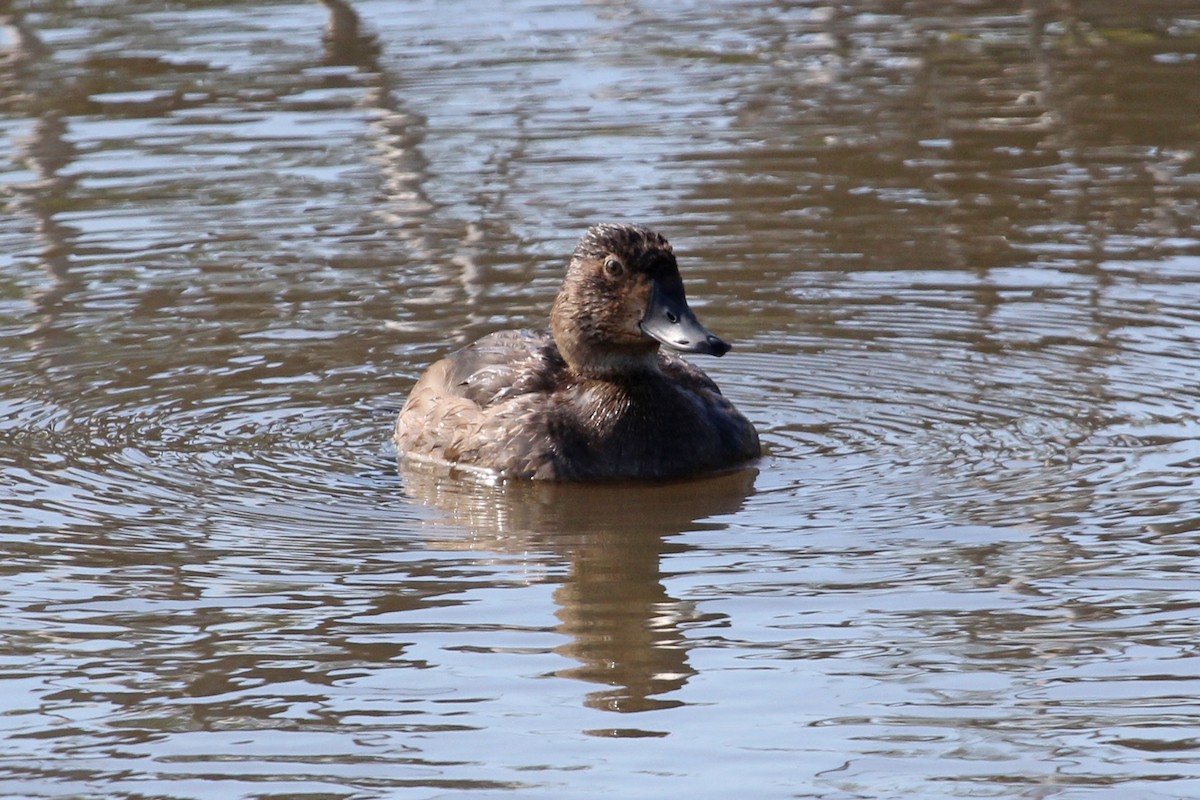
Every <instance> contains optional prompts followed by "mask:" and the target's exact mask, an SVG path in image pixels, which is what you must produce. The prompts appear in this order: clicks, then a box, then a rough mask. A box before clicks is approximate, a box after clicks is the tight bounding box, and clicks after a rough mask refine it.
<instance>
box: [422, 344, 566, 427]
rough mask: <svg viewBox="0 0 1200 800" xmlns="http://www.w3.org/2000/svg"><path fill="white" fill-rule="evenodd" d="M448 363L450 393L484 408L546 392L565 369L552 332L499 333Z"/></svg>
mask: <svg viewBox="0 0 1200 800" xmlns="http://www.w3.org/2000/svg"><path fill="white" fill-rule="evenodd" d="M445 360H446V361H448V362H450V363H449V364H448V367H447V370H446V378H445V380H446V390H447V391H448V392H450V393H451V394H453V395H454V396H456V397H462V398H464V399H466V400H470V401H471V402H473V403H475V404H476V405H478V406H479V407H480V408H488V407H490V406H492V405H494V404H496V403H499V402H503V401H504V400H507V399H510V398H512V397H517V396H519V395H522V394H528V393H530V392H540V391H546V390H547V388H548V387H549V384H550V381H551V380H552V376H553V375H554V374H555V373H556V372H557V371H558V370H560V369H562V368H563V366H564V364H563V361H562V357H561V356H560V355H559V354H558V349H557V348H556V347H555V346H554V340H553V338H552V337H551V336H550V332H549V331H498V332H496V333H492V334H489V335H487V336H485V337H483V338H482V339H480V340H479V341H477V342H475V343H474V344H470V345H467V346H466V347H464V348H463V349H461V350H459V351H458V352H456V353H452V354H451V355H449V356H447V357H446V359H445Z"/></svg>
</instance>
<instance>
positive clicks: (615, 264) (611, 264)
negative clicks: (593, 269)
mask: <svg viewBox="0 0 1200 800" xmlns="http://www.w3.org/2000/svg"><path fill="white" fill-rule="evenodd" d="M604 271H605V272H607V273H608V274H609V275H611V276H613V277H614V278H615V277H617V276H618V275H620V274H621V273H622V272H624V271H625V267H623V266H621V262H620V261H617V260H616V259H615V258H609V259H606V260H605V261H604Z"/></svg>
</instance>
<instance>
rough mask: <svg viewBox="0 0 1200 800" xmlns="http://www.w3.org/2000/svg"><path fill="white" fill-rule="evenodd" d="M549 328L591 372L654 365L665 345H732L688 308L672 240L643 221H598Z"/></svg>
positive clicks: (572, 360) (574, 259)
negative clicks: (641, 223) (639, 223)
mask: <svg viewBox="0 0 1200 800" xmlns="http://www.w3.org/2000/svg"><path fill="white" fill-rule="evenodd" d="M550 329H551V331H552V332H553V333H554V340H555V342H556V343H557V344H558V348H559V350H560V351H561V352H562V355H563V357H564V358H565V359H566V360H567V363H568V364H569V365H570V366H571V368H572V369H574V370H575V371H577V372H580V373H582V374H585V375H596V376H603V375H613V374H619V373H628V372H636V371H638V370H643V369H654V368H656V365H657V363H658V362H657V355H656V354H657V352H658V348H659V345H666V346H667V347H669V348H671V349H672V350H677V351H679V352H681V353H707V354H708V355H713V356H722V355H725V353H727V352H729V345H728V344H727V343H726V342H724V341H723V340H721V339H719V338H718V337H716V336H714V335H713V334H712V333H709V331H708V329H707V328H705V327H704V326H703V325H701V324H700V321H699V320H697V319H696V315H695V314H693V313H692V310H691V308H689V307H688V304H687V297H686V296H685V294H684V291H683V279H682V278H680V277H679V266H678V264H676V262H675V254H674V252H672V250H671V245H670V243H668V242H667V240H666V239H665V238H663V237H662V236H661V235H659V234H657V233H655V232H654V231H652V230H650V229H649V228H645V227H643V226H641V225H613V224H603V225H595V226H593V227H591V228H589V229H588V232H587V233H585V234H584V236H583V238H582V239H581V240H580V241H579V245H578V247H576V248H575V253H574V255H572V256H571V263H570V265H569V266H568V267H567V277H566V280H564V281H563V286H562V290H561V291H560V292H559V293H558V297H557V299H556V300H555V301H554V309H553V311H552V312H551V315H550Z"/></svg>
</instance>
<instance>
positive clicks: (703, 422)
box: [395, 331, 759, 480]
mask: <svg viewBox="0 0 1200 800" xmlns="http://www.w3.org/2000/svg"><path fill="white" fill-rule="evenodd" d="M659 367H660V370H659V371H658V372H656V373H654V374H652V375H646V376H641V377H640V378H639V379H636V380H631V381H625V382H610V381H597V380H588V379H582V378H579V377H577V376H574V375H573V374H572V373H571V371H570V370H569V369H568V368H567V365H566V363H565V362H564V361H563V358H562V356H561V355H560V354H559V351H558V348H557V347H556V346H555V344H554V340H553V338H552V337H551V336H550V334H549V332H548V331H538V332H531V331H501V332H499V333H493V334H491V335H489V336H485V337H484V338H482V339H480V340H479V341H477V342H475V343H474V344H471V345H468V346H467V347H464V348H463V349H461V350H458V351H457V352H454V353H451V354H450V355H449V356H447V357H446V358H444V359H442V360H441V361H438V362H437V363H435V364H434V365H433V366H431V367H430V368H429V369H428V370H427V371H426V372H425V374H424V375H422V376H421V379H420V380H419V381H418V382H417V384H416V386H414V387H413V390H412V393H411V394H410V395H409V398H408V402H407V403H405V405H404V408H403V409H402V410H401V412H400V416H399V418H398V419H397V422H396V435H395V439H396V445H397V447H398V448H399V450H400V452H401V453H402V454H403V455H404V456H406V457H409V458H415V459H418V460H433V461H438V462H451V463H454V464H457V465H460V466H464V467H473V468H480V469H486V470H489V471H494V472H497V473H500V474H503V475H507V476H512V477H524V478H535V479H549V480H555V479H557V480H595V479H606V478H672V477H683V476H685V475H690V474H696V473H700V472H706V471H711V470H714V469H722V468H728V467H731V466H735V465H737V464H738V463H741V462H744V461H746V460H748V459H751V458H754V457H756V456H757V455H758V454H759V444H758V435H757V434H756V433H755V431H754V428H753V426H751V425H750V423H749V422H748V421H747V420H746V419H745V417H743V416H742V415H741V414H739V413H738V412H737V411H736V409H734V408H733V406H732V404H730V403H729V401H728V400H726V399H725V398H724V397H723V396H722V395H721V392H720V390H719V389H718V388H717V386H716V384H714V383H713V382H712V380H710V379H709V378H708V376H707V375H705V374H704V372H703V371H702V370H700V369H698V368H697V367H695V366H693V365H691V364H689V363H688V362H687V361H684V360H683V359H681V358H679V357H678V356H675V355H671V354H667V353H660V354H659Z"/></svg>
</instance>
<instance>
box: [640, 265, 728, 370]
mask: <svg viewBox="0 0 1200 800" xmlns="http://www.w3.org/2000/svg"><path fill="white" fill-rule="evenodd" d="M640 327H641V329H642V333H644V334H646V335H647V336H649V337H650V338H652V339H657V340H658V341H659V342H662V343H663V344H664V345H666V346H667V347H669V348H671V349H672V350H678V351H679V352H681V353H705V354H706V355H710V356H723V355H725V354H726V353H728V352H729V343H728V342H726V341H725V340H723V339H721V338H719V337H717V336H714V335H713V334H712V333H709V331H708V328H705V327H704V326H703V325H701V324H700V320H698V319H696V315H695V314H693V313H692V309H691V308H689V307H688V304H687V297H686V296H685V295H684V293H683V281H682V280H680V279H679V278H675V279H674V280H671V279H667V280H660V281H655V282H654V290H653V292H652V293H651V295H650V305H649V307H648V308H647V309H646V314H645V316H644V317H642V321H641V323H640Z"/></svg>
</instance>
